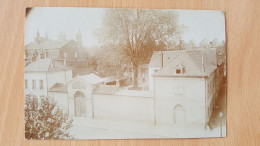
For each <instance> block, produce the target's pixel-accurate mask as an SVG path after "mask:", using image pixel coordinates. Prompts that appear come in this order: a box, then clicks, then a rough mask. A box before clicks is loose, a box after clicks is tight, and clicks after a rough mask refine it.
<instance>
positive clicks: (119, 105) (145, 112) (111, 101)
mask: <svg viewBox="0 0 260 146" xmlns="http://www.w3.org/2000/svg"><path fill="white" fill-rule="evenodd" d="M93 106H94V108H93V109H94V110H93V112H94V117H95V118H98V119H112V120H116V121H133V120H135V121H134V122H145V123H151V124H152V123H154V102H153V98H152V97H135V96H124V95H104V94H93Z"/></svg>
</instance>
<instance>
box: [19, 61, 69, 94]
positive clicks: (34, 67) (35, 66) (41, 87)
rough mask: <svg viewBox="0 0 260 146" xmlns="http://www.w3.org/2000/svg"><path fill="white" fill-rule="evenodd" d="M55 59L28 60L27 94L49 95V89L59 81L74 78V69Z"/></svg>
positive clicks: (63, 81) (26, 70) (25, 77)
mask: <svg viewBox="0 0 260 146" xmlns="http://www.w3.org/2000/svg"><path fill="white" fill-rule="evenodd" d="M63 63H64V62H60V61H57V60H55V59H52V60H51V59H38V60H35V61H32V62H28V63H27V64H26V66H25V67H24V89H25V94H33V95H36V96H38V97H40V96H42V95H45V96H48V92H49V89H51V88H53V86H54V85H55V84H57V83H63V84H65V83H66V82H68V81H70V80H71V79H72V70H71V69H70V68H69V67H67V66H66V65H64V64H63Z"/></svg>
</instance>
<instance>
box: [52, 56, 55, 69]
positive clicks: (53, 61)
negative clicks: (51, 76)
mask: <svg viewBox="0 0 260 146" xmlns="http://www.w3.org/2000/svg"><path fill="white" fill-rule="evenodd" d="M51 63H52V66H53V68H55V59H54V58H51Z"/></svg>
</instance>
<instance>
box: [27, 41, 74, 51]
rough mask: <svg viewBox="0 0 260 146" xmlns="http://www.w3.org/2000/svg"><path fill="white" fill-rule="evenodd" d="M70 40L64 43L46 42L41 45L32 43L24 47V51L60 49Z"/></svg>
mask: <svg viewBox="0 0 260 146" xmlns="http://www.w3.org/2000/svg"><path fill="white" fill-rule="evenodd" d="M70 41H71V40H66V41H56V40H55V41H54V40H47V41H43V42H41V43H39V44H38V43H36V42H32V43H29V44H27V45H25V49H26V50H37V49H48V50H51V49H59V48H62V47H63V46H65V45H67V44H68V43H69V42H70Z"/></svg>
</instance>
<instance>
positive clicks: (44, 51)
mask: <svg viewBox="0 0 260 146" xmlns="http://www.w3.org/2000/svg"><path fill="white" fill-rule="evenodd" d="M79 37H80V36H79V34H78V36H77V40H78V41H79V42H77V41H74V40H66V39H65V37H63V38H61V36H60V39H59V40H51V39H49V38H48V37H47V36H46V37H42V36H40V34H39V32H37V35H36V37H35V41H34V42H31V43H29V44H27V45H25V56H24V58H25V60H26V61H28V60H36V59H51V58H55V59H58V60H66V61H67V62H73V61H77V60H78V54H79V52H80V51H81V50H82V44H81V40H80V39H79Z"/></svg>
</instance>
